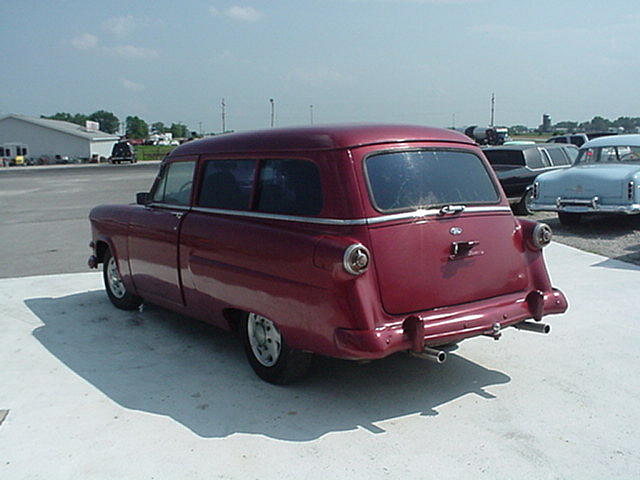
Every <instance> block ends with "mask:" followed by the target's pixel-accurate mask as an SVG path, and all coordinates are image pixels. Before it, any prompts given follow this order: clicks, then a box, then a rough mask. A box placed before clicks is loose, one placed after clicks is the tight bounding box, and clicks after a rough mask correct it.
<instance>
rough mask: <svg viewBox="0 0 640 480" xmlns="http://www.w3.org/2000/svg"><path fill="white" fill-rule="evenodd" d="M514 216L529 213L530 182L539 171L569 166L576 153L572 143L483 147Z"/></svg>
mask: <svg viewBox="0 0 640 480" xmlns="http://www.w3.org/2000/svg"><path fill="white" fill-rule="evenodd" d="M483 152H484V154H485V155H486V157H487V159H488V160H489V163H490V164H491V166H492V167H493V169H494V170H495V171H496V174H497V175H498V180H500V184H501V185H502V188H503V189H504V192H505V193H506V194H507V198H508V199H509V203H510V204H511V206H512V208H513V211H514V212H515V213H516V214H517V215H529V214H530V213H531V210H530V209H529V203H530V202H531V193H532V192H531V190H532V189H533V181H534V180H535V178H536V177H537V176H538V175H539V174H540V173H542V172H547V171H549V170H557V169H560V168H568V167H569V166H571V164H572V163H573V162H574V161H575V159H576V157H577V156H578V148H577V147H575V146H574V145H553V144H529V143H528V144H519V145H518V144H515V145H514V144H512V145H508V146H499V147H488V148H485V149H484V150H483Z"/></svg>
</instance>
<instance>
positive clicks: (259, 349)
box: [247, 313, 282, 367]
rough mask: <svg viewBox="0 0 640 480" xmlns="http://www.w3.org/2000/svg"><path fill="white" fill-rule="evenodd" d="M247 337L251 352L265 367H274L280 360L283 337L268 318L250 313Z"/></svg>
mask: <svg viewBox="0 0 640 480" xmlns="http://www.w3.org/2000/svg"><path fill="white" fill-rule="evenodd" d="M247 336H248V339H249V345H250V346H251V352H252V353H253V355H254V356H255V358H256V360H258V362H260V363H261V364H262V365H264V366H265V367H272V366H273V365H275V364H276V362H277V361H278V359H279V358H280V353H281V351H282V337H281V336H280V332H279V331H278V329H277V328H276V326H275V325H274V323H273V322H272V321H271V320H269V319H268V318H265V317H261V316H260V315H256V314H255V313H250V314H249V318H248V319H247Z"/></svg>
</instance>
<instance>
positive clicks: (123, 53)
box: [105, 45, 159, 60]
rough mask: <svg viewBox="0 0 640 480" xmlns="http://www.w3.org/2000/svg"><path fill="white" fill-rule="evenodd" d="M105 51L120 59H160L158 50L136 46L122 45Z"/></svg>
mask: <svg viewBox="0 0 640 480" xmlns="http://www.w3.org/2000/svg"><path fill="white" fill-rule="evenodd" d="M105 50H106V51H107V52H109V53H113V54H114V55H117V56H119V57H123V58H133V59H138V58H140V59H147V60H148V59H152V58H158V56H159V54H158V52H157V51H156V50H153V49H152V48H145V47H136V46H134V45H120V46H117V47H108V48H105Z"/></svg>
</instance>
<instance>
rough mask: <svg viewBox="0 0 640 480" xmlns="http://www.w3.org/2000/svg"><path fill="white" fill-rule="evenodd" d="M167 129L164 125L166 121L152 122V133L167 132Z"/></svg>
mask: <svg viewBox="0 0 640 480" xmlns="http://www.w3.org/2000/svg"><path fill="white" fill-rule="evenodd" d="M166 131H167V128H166V127H165V126H164V123H162V122H153V123H152V124H151V132H152V133H158V134H159V133H165V132H166Z"/></svg>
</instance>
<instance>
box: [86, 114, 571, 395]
mask: <svg viewBox="0 0 640 480" xmlns="http://www.w3.org/2000/svg"><path fill="white" fill-rule="evenodd" d="M90 220H91V227H92V237H93V239H92V242H91V247H92V249H93V255H92V256H91V257H90V259H89V265H90V266H91V267H94V268H97V266H98V264H102V265H103V276H104V282H105V287H106V292H107V295H108V297H109V299H110V300H111V302H112V303H113V304H114V305H115V306H116V307H118V308H122V309H135V308H137V307H138V306H139V305H140V304H141V302H143V301H144V302H150V303H155V304H158V305H161V306H163V307H165V308H169V309H172V310H174V311H176V312H179V313H181V314H184V315H189V316H192V317H194V318H197V319H200V320H203V321H205V322H210V323H212V324H215V325H218V326H220V327H223V328H226V329H235V330H238V331H239V332H240V333H241V335H242V338H243V342H244V345H245V351H246V354H247V357H248V360H249V363H250V364H251V366H252V367H253V369H254V370H255V371H256V373H257V374H258V375H259V376H260V377H261V378H263V379H265V380H267V381H269V382H274V383H286V382H288V381H291V380H293V379H295V378H297V377H299V376H301V375H302V374H303V373H304V371H305V370H306V368H307V366H308V365H309V362H310V359H311V356H312V354H322V355H328V356H333V357H339V358H346V359H377V358H382V357H386V356H387V355H390V354H392V353H394V352H399V351H408V352H412V353H413V354H414V355H417V356H419V357H422V358H426V359H430V360H434V361H437V362H442V361H444V359H445V358H446V352H445V351H444V349H443V348H438V347H442V346H444V345H449V344H452V343H456V342H459V341H461V340H464V339H466V338H470V337H476V336H480V335H486V336H489V337H493V338H496V339H497V338H499V336H500V334H501V331H502V330H503V329H505V328H507V327H511V326H514V327H517V328H519V329H525V330H533V331H537V332H543V333H546V332H548V330H549V327H548V325H546V324H542V323H538V322H530V321H528V320H529V319H535V320H536V321H540V320H541V319H542V317H543V316H544V315H547V314H551V313H561V312H564V311H565V310H566V308H567V302H566V299H565V297H564V296H563V294H562V293H561V292H560V291H558V290H557V289H555V288H553V287H552V286H551V283H550V280H549V277H548V275H547V271H546V268H545V265H544V260H543V256H542V248H543V247H544V246H546V245H547V244H548V243H549V242H550V240H551V231H550V229H549V227H548V226H546V225H544V224H539V223H536V222H532V221H529V220H525V219H516V218H515V217H514V216H513V215H512V213H511V210H510V209H509V205H508V203H507V199H506V197H505V196H504V193H503V192H502V190H501V188H500V185H499V183H498V181H497V179H496V177H495V175H494V174H493V172H492V170H491V168H490V166H489V164H488V163H487V162H486V159H485V158H484V155H483V154H482V151H481V150H480V148H479V147H478V146H477V145H476V144H475V143H474V142H473V141H472V140H470V139H469V138H468V137H466V136H464V135H462V134H460V133H458V132H454V131H450V130H441V129H434V128H426V127H406V126H343V127H342V126H336V127H308V128H292V129H272V130H267V131H258V132H251V133H235V134H228V135H220V136H216V137H210V138H206V139H202V140H196V141H193V142H189V143H186V144H184V145H181V146H180V147H177V148H176V149H174V150H173V151H172V152H171V153H170V154H169V155H168V156H167V157H166V158H165V160H164V161H163V163H162V164H161V167H160V172H159V174H158V176H157V178H156V180H155V182H154V184H153V186H152V187H151V191H150V192H142V193H139V194H138V195H137V204H133V205H106V206H98V207H95V208H94V209H93V210H92V211H91V214H90Z"/></svg>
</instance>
